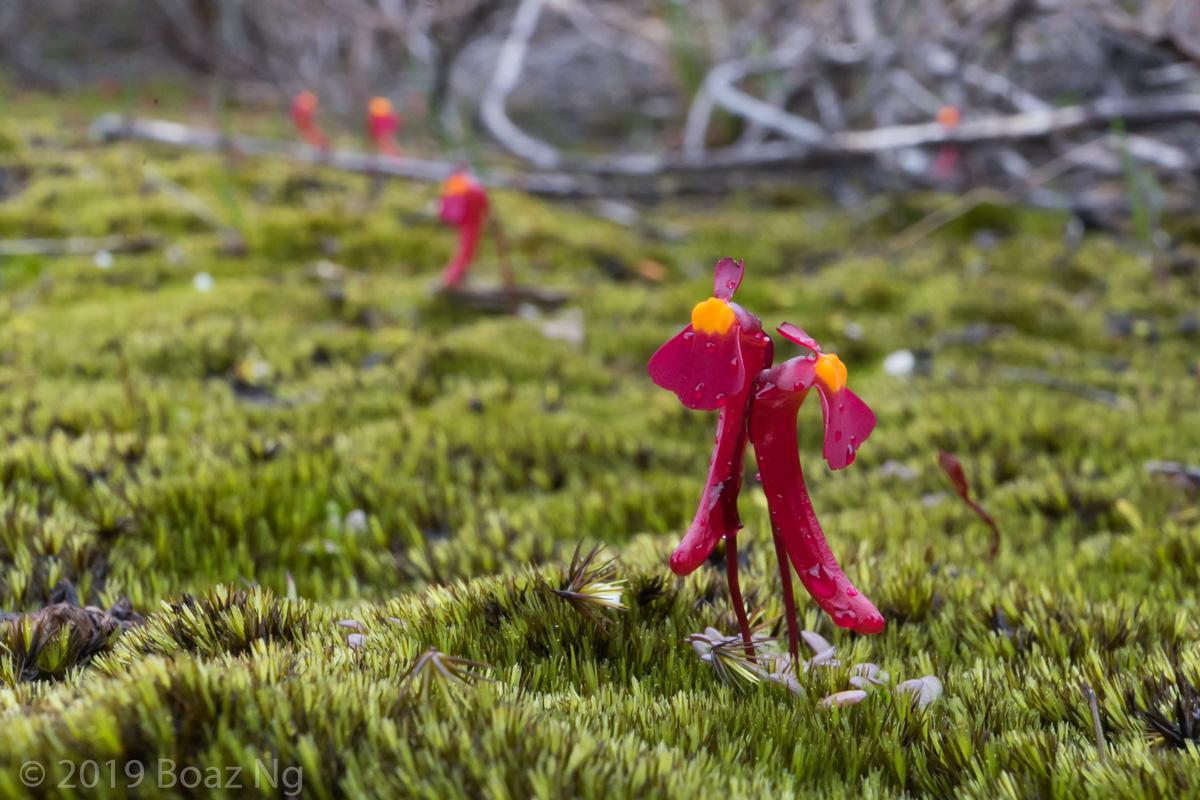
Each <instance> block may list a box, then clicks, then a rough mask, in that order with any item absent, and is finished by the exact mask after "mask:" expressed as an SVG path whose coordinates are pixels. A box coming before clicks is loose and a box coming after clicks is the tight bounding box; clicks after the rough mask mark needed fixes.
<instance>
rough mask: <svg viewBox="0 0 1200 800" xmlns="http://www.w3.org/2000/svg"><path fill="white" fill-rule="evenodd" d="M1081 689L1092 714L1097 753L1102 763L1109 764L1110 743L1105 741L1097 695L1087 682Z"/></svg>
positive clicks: (1082, 684) (1081, 685)
mask: <svg viewBox="0 0 1200 800" xmlns="http://www.w3.org/2000/svg"><path fill="white" fill-rule="evenodd" d="M1079 688H1080V689H1081V690H1082V691H1083V696H1084V697H1085V698H1086V699H1087V702H1088V708H1089V709H1091V712H1092V731H1093V732H1094V733H1095V734H1096V753H1097V755H1099V757H1100V763H1101V764H1107V763H1108V743H1107V742H1106V741H1105V740H1104V723H1103V722H1102V721H1101V719H1100V704H1099V703H1098V702H1097V701H1096V693H1095V692H1094V691H1093V690H1092V687H1091V686H1089V685H1088V684H1087V683H1086V682H1085V683H1081V684H1080V685H1079Z"/></svg>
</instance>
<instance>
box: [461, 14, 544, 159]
mask: <svg viewBox="0 0 1200 800" xmlns="http://www.w3.org/2000/svg"><path fill="white" fill-rule="evenodd" d="M545 6H546V0H522V3H521V5H520V7H519V8H518V9H517V14H516V16H515V17H513V23H512V30H511V31H509V34H508V38H507V39H506V40H505V41H504V46H503V47H501V48H500V56H499V58H498V59H497V60H496V67H495V69H494V70H493V71H492V81H491V83H489V84H488V88H487V91H485V92H484V94H483V100H482V102H481V103H480V104H479V116H480V118H481V119H482V120H483V124H484V125H485V126H487V129H488V131H490V132H491V134H492V136H494V137H496V140H497V141H499V142H500V144H502V145H504V147H505V148H506V149H507V150H509V151H511V152H512V154H513V155H515V156H517V157H518V158H521V159H523V160H525V161H528V162H529V163H531V164H534V165H536V166H538V167H541V168H542V169H555V168H556V167H558V166H559V165H560V164H561V163H562V160H563V159H562V155H561V154H560V153H559V152H558V150H557V149H555V148H554V147H551V146H550V145H548V144H546V143H545V142H543V141H540V140H538V139H535V138H533V137H532V136H530V135H529V134H528V133H526V132H525V131H523V130H521V129H520V128H518V127H517V125H516V124H515V123H514V122H513V121H512V119H510V118H509V116H508V109H507V108H506V103H507V102H508V96H509V95H510V94H512V91H513V89H515V88H516V86H517V81H518V80H519V79H520V77H521V68H522V67H523V66H524V65H525V54H526V53H527V52H528V51H529V40H530V39H531V38H532V37H533V32H534V31H535V30H536V29H537V24H538V20H539V19H540V18H541V16H542V9H543V8H545Z"/></svg>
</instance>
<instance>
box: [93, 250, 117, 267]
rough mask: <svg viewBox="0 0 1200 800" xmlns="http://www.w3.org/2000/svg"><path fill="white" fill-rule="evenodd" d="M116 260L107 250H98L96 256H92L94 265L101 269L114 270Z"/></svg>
mask: <svg viewBox="0 0 1200 800" xmlns="http://www.w3.org/2000/svg"><path fill="white" fill-rule="evenodd" d="M114 260H115V259H114V258H113V254H112V253H110V252H108V251H107V250H98V251H96V254H95V255H94V256H92V263H93V264H95V265H96V266H97V267H98V268H99V269H112V265H113V261H114Z"/></svg>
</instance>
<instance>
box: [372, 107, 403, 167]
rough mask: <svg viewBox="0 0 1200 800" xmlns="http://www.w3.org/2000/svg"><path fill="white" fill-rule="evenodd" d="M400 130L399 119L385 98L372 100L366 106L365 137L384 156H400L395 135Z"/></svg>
mask: <svg viewBox="0 0 1200 800" xmlns="http://www.w3.org/2000/svg"><path fill="white" fill-rule="evenodd" d="M399 130H400V117H399V116H398V115H397V114H396V112H395V111H394V110H392V103H391V101H390V100H388V99H387V98H386V97H376V98H373V99H372V100H371V102H370V104H369V105H368V106H367V135H368V136H369V137H370V138H371V141H372V142H374V143H375V149H376V150H377V151H378V152H380V153H382V154H383V155H386V156H398V155H400V148H399V147H397V146H396V133H397V132H399Z"/></svg>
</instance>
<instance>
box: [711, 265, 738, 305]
mask: <svg viewBox="0 0 1200 800" xmlns="http://www.w3.org/2000/svg"><path fill="white" fill-rule="evenodd" d="M745 272H746V262H745V261H742V260H740V259H739V260H738V261H734V260H733V259H732V258H722V259H721V260H720V261H718V262H717V266H716V267H715V268H714V269H713V297H717V298H720V299H721V300H729V299H730V298H731V297H733V293H734V292H736V291H737V290H738V287H739V286H741V285H742V276H743V275H744V274H745Z"/></svg>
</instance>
